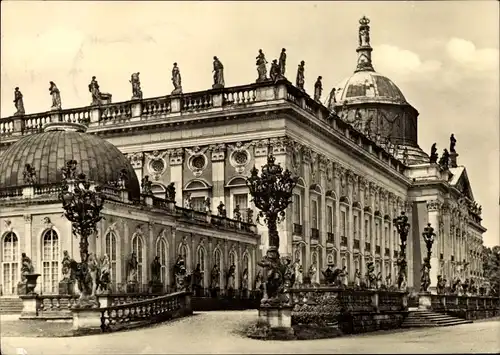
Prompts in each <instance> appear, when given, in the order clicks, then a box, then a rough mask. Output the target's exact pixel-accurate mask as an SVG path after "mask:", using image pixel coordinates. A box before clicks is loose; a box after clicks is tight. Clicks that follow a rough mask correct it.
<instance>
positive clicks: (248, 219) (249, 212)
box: [247, 207, 253, 224]
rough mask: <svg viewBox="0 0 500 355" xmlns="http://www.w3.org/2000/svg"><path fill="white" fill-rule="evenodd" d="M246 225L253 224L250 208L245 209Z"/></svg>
mask: <svg viewBox="0 0 500 355" xmlns="http://www.w3.org/2000/svg"><path fill="white" fill-rule="evenodd" d="M247 223H250V224H253V210H252V209H251V208H250V207H249V208H247Z"/></svg>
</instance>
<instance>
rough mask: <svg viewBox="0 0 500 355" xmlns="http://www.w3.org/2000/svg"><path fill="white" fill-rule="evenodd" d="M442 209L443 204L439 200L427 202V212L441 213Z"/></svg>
mask: <svg viewBox="0 0 500 355" xmlns="http://www.w3.org/2000/svg"><path fill="white" fill-rule="evenodd" d="M440 208H441V202H440V201H439V200H431V201H427V211H429V212H432V211H439V210H440Z"/></svg>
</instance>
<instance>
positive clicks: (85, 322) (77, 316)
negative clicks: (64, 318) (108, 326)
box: [71, 308, 101, 333]
mask: <svg viewBox="0 0 500 355" xmlns="http://www.w3.org/2000/svg"><path fill="white" fill-rule="evenodd" d="M71 313H72V315H73V330H74V331H76V332H84V333H87V332H89V333H93V332H100V331H101V310H100V309H99V308H74V309H72V310H71Z"/></svg>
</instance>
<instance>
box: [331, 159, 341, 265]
mask: <svg viewBox="0 0 500 355" xmlns="http://www.w3.org/2000/svg"><path fill="white" fill-rule="evenodd" d="M341 169H342V167H341V166H340V165H339V164H338V163H333V184H334V185H333V186H334V190H335V196H336V197H337V198H336V199H335V221H336V223H335V231H334V232H335V249H336V250H337V256H336V260H337V267H341V264H340V263H341V260H342V258H341V257H340V197H341V196H340V174H341Z"/></svg>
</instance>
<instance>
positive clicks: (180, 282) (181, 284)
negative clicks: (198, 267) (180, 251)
mask: <svg viewBox="0 0 500 355" xmlns="http://www.w3.org/2000/svg"><path fill="white" fill-rule="evenodd" d="M174 277H175V290H176V291H177V292H180V291H187V289H188V286H189V283H190V281H191V280H190V277H189V275H188V274H187V270H186V263H185V261H184V258H183V256H182V255H179V256H178V257H177V261H176V262H175V265H174Z"/></svg>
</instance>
